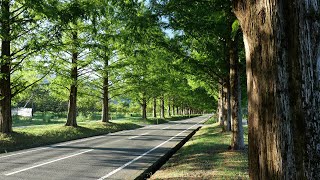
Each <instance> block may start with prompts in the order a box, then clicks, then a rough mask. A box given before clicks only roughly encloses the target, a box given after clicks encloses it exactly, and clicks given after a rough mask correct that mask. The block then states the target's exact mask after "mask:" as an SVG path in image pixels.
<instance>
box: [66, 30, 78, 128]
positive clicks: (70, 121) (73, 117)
mask: <svg viewBox="0 0 320 180" xmlns="http://www.w3.org/2000/svg"><path fill="white" fill-rule="evenodd" d="M72 40H73V41H74V43H75V44H76V42H77V41H78V34H77V33H76V32H73V33H72ZM74 48H75V49H76V47H74ZM77 61H78V52H77V50H75V51H74V52H73V53H72V70H71V80H72V84H71V87H70V96H69V107H68V117H67V123H66V126H73V127H77V91H78V89H77V83H78V82H77V81H78V64H77V63H78V62H77Z"/></svg>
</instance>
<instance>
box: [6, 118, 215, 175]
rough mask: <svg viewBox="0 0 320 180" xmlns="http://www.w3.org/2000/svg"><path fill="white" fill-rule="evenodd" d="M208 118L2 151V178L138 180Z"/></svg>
mask: <svg viewBox="0 0 320 180" xmlns="http://www.w3.org/2000/svg"><path fill="white" fill-rule="evenodd" d="M208 117H209V115H204V116H201V117H196V118H191V119H187V120H183V121H175V122H170V123H168V124H161V125H151V126H146V127H143V128H140V129H136V130H127V131H121V132H117V133H111V134H108V135H102V136H95V137H91V138H85V139H80V140H75V141H69V142H64V143H60V144H55V145H51V146H44V147H39V148H34V149H28V150H23V151H17V152H12V153H7V154H0V179H1V180H2V179H4V180H6V179H8V180H21V179H23V180H24V179H30V180H42V179H46V180H49V179H54V180H58V179H68V180H71V179H74V180H81V179H86V180H87V179H99V180H100V179H135V178H136V177H138V176H139V175H140V174H141V173H143V172H144V171H145V170H146V169H147V168H148V167H150V166H151V165H152V164H153V163H154V162H156V161H157V160H158V159H159V158H160V157H162V156H163V155H164V154H165V153H167V152H168V151H169V150H170V149H172V148H173V147H175V146H176V145H177V144H178V143H179V142H180V141H181V140H182V139H184V138H185V137H186V136H187V135H189V134H190V133H191V132H192V131H193V130H195V129H197V128H198V127H199V126H201V124H202V123H203V122H204V121H206V120H207V119H208Z"/></svg>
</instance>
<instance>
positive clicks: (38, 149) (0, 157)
mask: <svg viewBox="0 0 320 180" xmlns="http://www.w3.org/2000/svg"><path fill="white" fill-rule="evenodd" d="M48 148H49V147H45V148H37V149H33V150H30V151H24V152H20V153H15V154H10V155H6V156H0V159H2V158H7V157H11V156H17V155H21V154H26V153H30V152H35V151H40V150H44V149H48Z"/></svg>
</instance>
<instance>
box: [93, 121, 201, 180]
mask: <svg viewBox="0 0 320 180" xmlns="http://www.w3.org/2000/svg"><path fill="white" fill-rule="evenodd" d="M198 124H200V122H199V123H197V124H195V125H193V126H191V127H189V128H188V129H185V130H184V131H181V132H180V133H178V134H176V135H175V136H173V137H171V138H170V139H168V140H166V141H164V142H162V143H161V144H159V145H158V146H156V147H154V148H152V149H150V150H149V151H147V152H145V153H143V154H142V155H140V156H138V157H136V158H134V159H133V160H131V161H129V162H127V163H126V164H124V165H122V166H121V167H119V168H117V169H115V170H113V171H111V172H110V173H108V174H107V175H105V176H103V177H101V178H99V179H98V180H103V179H106V178H108V177H110V176H112V175H113V174H115V173H117V172H118V171H120V170H122V169H123V168H125V167H127V166H129V165H130V164H132V163H133V162H135V161H137V160H138V159H140V158H142V157H143V156H145V155H147V154H149V153H151V152H152V151H154V150H156V149H158V148H159V147H160V146H162V145H164V144H165V143H167V142H169V141H171V140H172V139H173V138H175V137H177V136H179V135H180V134H182V133H184V132H186V131H187V130H189V129H191V128H193V127H194V126H197V125H198Z"/></svg>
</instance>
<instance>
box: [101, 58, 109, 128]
mask: <svg viewBox="0 0 320 180" xmlns="http://www.w3.org/2000/svg"><path fill="white" fill-rule="evenodd" d="M105 63H106V64H105V66H106V67H108V60H106V62H105ZM104 73H105V75H104V78H103V100H102V117H101V121H102V122H109V73H108V69H107V68H105V72H104Z"/></svg>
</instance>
